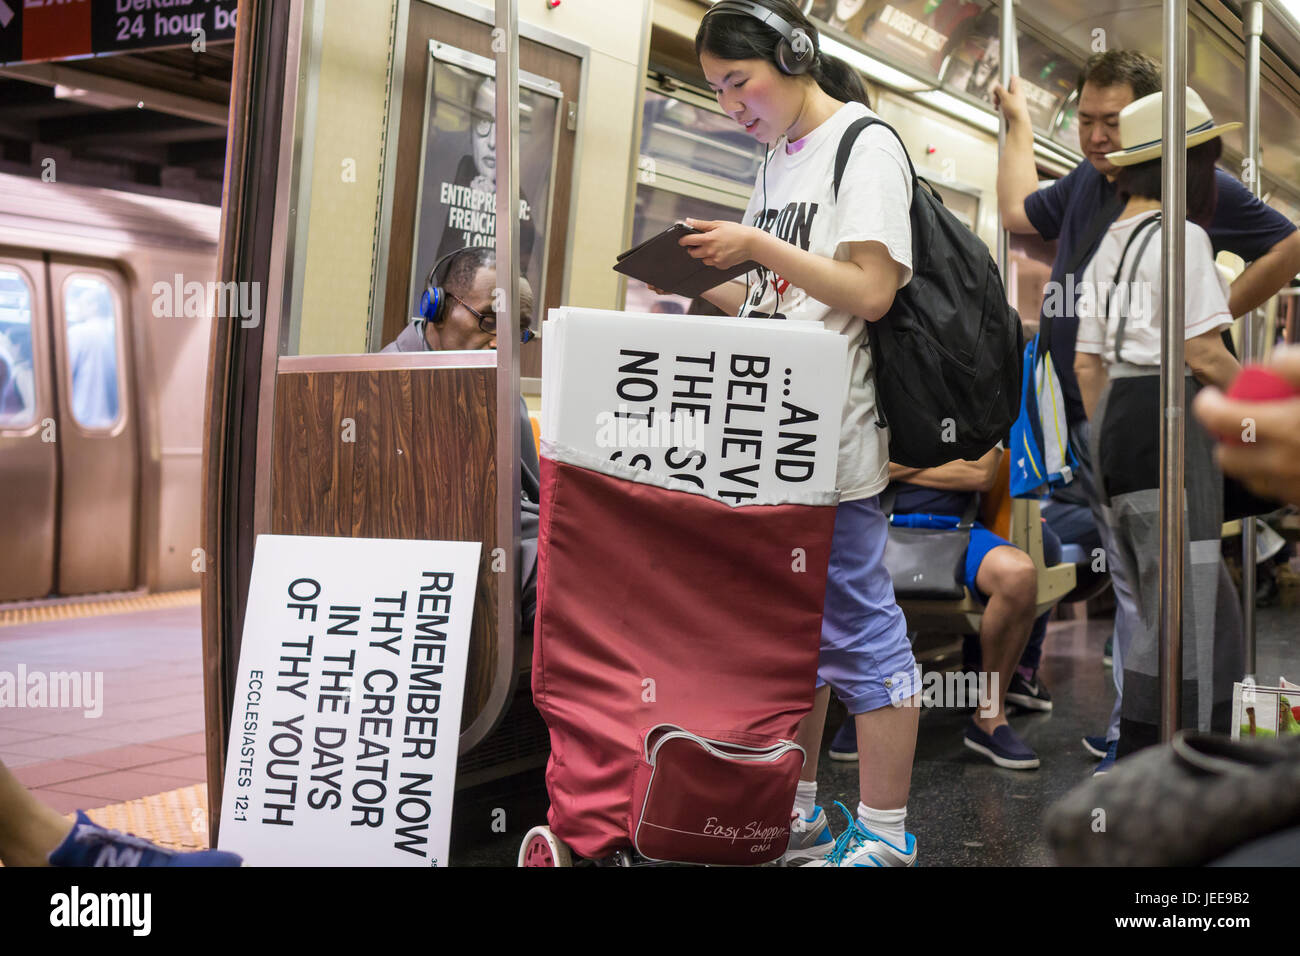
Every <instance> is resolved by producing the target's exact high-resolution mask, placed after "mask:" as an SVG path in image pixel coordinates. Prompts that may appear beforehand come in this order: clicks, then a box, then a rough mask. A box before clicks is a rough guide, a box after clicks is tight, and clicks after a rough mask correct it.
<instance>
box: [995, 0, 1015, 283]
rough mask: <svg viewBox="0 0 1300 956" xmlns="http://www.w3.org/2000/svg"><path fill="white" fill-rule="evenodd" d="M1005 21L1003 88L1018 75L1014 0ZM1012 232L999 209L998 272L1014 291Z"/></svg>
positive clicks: (1003, 145) (1004, 11) (1002, 141)
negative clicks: (1007, 228)
mask: <svg viewBox="0 0 1300 956" xmlns="http://www.w3.org/2000/svg"><path fill="white" fill-rule="evenodd" d="M1001 17H1002V19H1001V23H1000V28H1001V30H1000V33H999V39H998V79H999V80H1001V82H1002V88H1003V89H1004V90H1005V89H1006V88H1007V87H1008V86H1009V85H1010V84H1011V77H1012V76H1014V75H1015V72H1016V68H1017V63H1016V60H1017V59H1018V58H1017V56H1016V5H1015V2H1014V0H1002V7H1001ZM999 117H1000V122H999V123H998V155H999V156H1002V155H1004V154H1005V153H1006V149H1007V117H1006V114H1004V113H999ZM1010 266H1011V233H1010V232H1008V231H1007V230H1006V229H1004V228H1003V225H1002V210H1001V209H1000V208H999V209H998V272H999V273H1000V274H1001V276H1002V286H1003V288H1004V289H1006V291H1007V292H1008V293H1010V291H1011V286H1010V283H1011V277H1010V272H1009V270H1010Z"/></svg>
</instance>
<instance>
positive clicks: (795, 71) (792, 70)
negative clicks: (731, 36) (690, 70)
mask: <svg viewBox="0 0 1300 956" xmlns="http://www.w3.org/2000/svg"><path fill="white" fill-rule="evenodd" d="M715 13H734V14H737V15H739V16H750V17H753V18H755V19H756V20H759V21H761V22H762V23H764V24H765V25H766V26H769V27H771V28H772V29H773V30H775V31H776V32H777V33H779V34H781V42H780V43H778V44H777V46H776V67H777V69H779V70H780V71H781V72H782V73H784V74H785V75H786V76H802V75H803V74H805V73H807V72H808V71H809V70H811V69H812V66H813V63H814V62H815V61H816V59H817V31H816V30H813V31H812V33H811V34H810V33H809V32H808V31H807V30H805V29H804V28H803V27H796V26H793V25H792V24H791V23H790V21H788V20H786V19H785V18H784V17H783V16H781V15H780V14H779V13H777V12H776V11H774V10H770V9H768V8H767V7H765V6H763V4H761V3H756V2H754V0H721V2H719V3H715V4H714V5H713V6H712V7H710V8H709V10H708V12H706V13H705V14H704V19H706V20H707V19H708V18H709V17H711V16H712V15H713V14H715Z"/></svg>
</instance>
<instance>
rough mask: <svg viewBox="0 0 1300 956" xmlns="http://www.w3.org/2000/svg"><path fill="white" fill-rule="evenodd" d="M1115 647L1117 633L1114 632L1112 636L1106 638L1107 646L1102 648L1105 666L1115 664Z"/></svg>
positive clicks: (1102, 658) (1102, 661)
mask: <svg viewBox="0 0 1300 956" xmlns="http://www.w3.org/2000/svg"><path fill="white" fill-rule="evenodd" d="M1114 649H1115V635H1113V634H1112V635H1111V636H1110V637H1108V638H1106V646H1105V647H1104V648H1103V649H1102V652H1101V663H1102V666H1104V667H1114V666H1115V658H1114V656H1113V655H1112V652H1113V651H1114Z"/></svg>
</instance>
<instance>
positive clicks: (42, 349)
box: [0, 248, 59, 601]
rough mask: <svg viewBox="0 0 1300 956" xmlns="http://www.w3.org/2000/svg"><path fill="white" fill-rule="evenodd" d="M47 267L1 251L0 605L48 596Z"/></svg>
mask: <svg viewBox="0 0 1300 956" xmlns="http://www.w3.org/2000/svg"><path fill="white" fill-rule="evenodd" d="M46 288H47V286H46V268H45V263H44V262H43V261H42V260H41V259H40V258H39V256H33V255H32V253H30V252H19V251H17V250H13V251H11V250H7V249H4V248H0V542H3V547H0V601H20V600H24V599H31V598H41V597H45V596H46V595H48V594H49V593H50V592H51V591H53V590H54V561H55V554H56V547H55V529H56V528H57V527H58V522H57V520H56V513H55V509H56V507H57V504H58V494H57V489H58V482H59V457H58V444H57V441H56V438H57V434H58V431H57V429H58V426H57V421H56V417H57V412H56V409H55V400H54V378H53V372H52V369H53V365H54V361H53V345H52V344H51V342H50V334H49V333H50V323H49V314H50V312H49V303H48V302H47V301H46Z"/></svg>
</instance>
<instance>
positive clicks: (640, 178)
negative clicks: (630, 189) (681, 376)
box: [624, 79, 763, 313]
mask: <svg viewBox="0 0 1300 956" xmlns="http://www.w3.org/2000/svg"><path fill="white" fill-rule="evenodd" d="M656 86H657V84H656V81H655V80H653V79H652V80H651V83H650V86H649V87H648V88H647V89H646V93H645V107H644V110H643V111H642V114H641V157H640V160H639V161H638V163H637V190H636V210H635V213H634V216H633V222H632V241H633V243H638V242H642V241H644V240H646V239H648V238H650V237H651V236H652V235H654V234H655V233H656V232H659V231H661V230H663V229H666V228H667V227H668V226H670V225H672V224H673V223H674V222H676V221H677V220H679V219H686V218H690V219H730V220H732V221H733V222H734V221H738V220H739V219H740V217H741V216H742V215H743V214H744V211H745V206H746V204H747V203H748V201H749V194H750V192H751V191H752V190H753V188H754V181H755V179H756V178H757V177H758V171H759V169H760V168H761V167H762V165H763V147H762V146H761V145H759V143H757V142H756V141H755V140H754V139H753V138H752V137H750V136H748V135H746V134H745V132H744V131H743V130H742V129H741V128H740V127H739V126H738V125H737V124H736V123H735V121H733V120H732V119H731V118H730V117H728V116H726V115H725V114H723V113H722V112H721V111H719V109H718V107H717V104H716V103H715V102H714V100H713V98H712V97H709V96H706V95H704V94H703V93H699V92H695V91H693V90H688V89H684V88H681V87H676V88H674V89H673V91H672V95H671V96H670V95H666V94H665V92H664V91H663V90H664V88H663V87H660V88H656ZM690 304H691V300H690V299H687V298H684V297H682V296H657V295H655V294H654V293H653V292H651V291H650V290H649V288H647V287H646V285H645V284H644V283H642V282H638V281H637V280H635V279H629V280H628V282H627V297H626V299H625V302H624V307H625V308H627V309H629V310H630V311H633V312H676V313H682V312H687V311H689V310H690Z"/></svg>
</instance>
